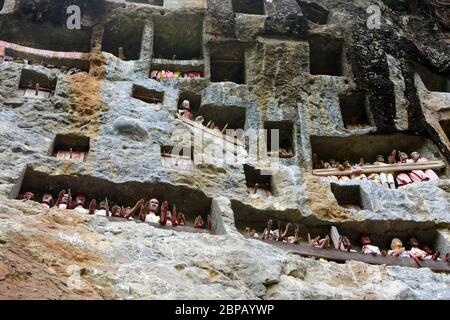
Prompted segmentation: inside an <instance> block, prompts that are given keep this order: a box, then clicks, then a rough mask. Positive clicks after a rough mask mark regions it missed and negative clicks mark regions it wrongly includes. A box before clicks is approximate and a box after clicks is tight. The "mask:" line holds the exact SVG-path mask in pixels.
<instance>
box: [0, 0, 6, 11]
mask: <svg viewBox="0 0 450 320" xmlns="http://www.w3.org/2000/svg"><path fill="white" fill-rule="evenodd" d="M4 5H5V0H0V11H2V10H3V6H4Z"/></svg>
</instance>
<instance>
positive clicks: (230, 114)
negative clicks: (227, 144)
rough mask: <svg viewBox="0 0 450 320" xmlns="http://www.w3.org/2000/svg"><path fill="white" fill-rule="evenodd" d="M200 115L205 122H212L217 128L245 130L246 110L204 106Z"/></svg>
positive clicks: (242, 108) (237, 107)
mask: <svg viewBox="0 0 450 320" xmlns="http://www.w3.org/2000/svg"><path fill="white" fill-rule="evenodd" d="M198 114H199V115H201V116H203V117H204V118H205V120H206V121H207V122H208V121H212V122H214V124H215V125H216V126H218V127H219V128H221V129H223V128H225V126H226V127H227V129H234V130H238V129H244V127H245V117H246V109H245V108H244V107H239V106H217V105H203V106H201V107H200V111H199V113H198Z"/></svg>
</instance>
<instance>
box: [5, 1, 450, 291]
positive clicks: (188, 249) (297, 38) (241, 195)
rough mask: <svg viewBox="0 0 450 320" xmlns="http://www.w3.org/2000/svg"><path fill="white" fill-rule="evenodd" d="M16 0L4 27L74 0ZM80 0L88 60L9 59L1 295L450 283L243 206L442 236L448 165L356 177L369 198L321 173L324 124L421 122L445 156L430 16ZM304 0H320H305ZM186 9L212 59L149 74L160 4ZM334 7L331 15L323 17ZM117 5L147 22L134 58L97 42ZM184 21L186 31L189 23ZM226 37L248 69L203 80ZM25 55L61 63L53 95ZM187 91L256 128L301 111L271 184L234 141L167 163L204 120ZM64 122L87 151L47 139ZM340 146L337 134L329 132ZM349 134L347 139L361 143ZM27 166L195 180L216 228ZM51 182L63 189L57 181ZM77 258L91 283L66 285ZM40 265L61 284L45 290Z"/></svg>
mask: <svg viewBox="0 0 450 320" xmlns="http://www.w3.org/2000/svg"><path fill="white" fill-rule="evenodd" d="M91 3H92V5H91ZM7 4H8V6H7V8H8V11H7V12H6V10H5V11H4V12H2V14H0V30H1V29H3V30H5V29H4V28H6V27H7V26H9V25H8V21H11V19H13V21H19V22H23V23H24V24H26V23H30V22H33V23H38V24H39V23H42V22H43V21H51V23H54V24H55V28H56V27H61V21H60V20H61V19H60V17H59V16H58V14H60V13H61V11H58V10H60V9H61V8H62V9H64V4H60V6H58V7H57V8H56V7H54V9H53V10H49V8H51V6H52V1H38V0H26V1H25V0H17V1H15V2H14V5H13V4H12V2H11V1H9V2H8V1H7ZM79 4H80V6H81V7H82V9H86V11H83V19H82V21H83V27H86V28H92V40H91V46H92V49H91V52H90V53H87V54H86V55H85V57H86V59H88V60H89V61H90V71H89V72H78V73H75V74H68V73H67V70H63V69H56V68H55V69H50V68H46V67H44V66H41V65H39V63H32V64H23V63H18V62H17V61H15V62H0V151H1V155H0V216H1V219H0V252H1V254H0V288H2V290H0V292H2V293H1V294H0V295H4V296H2V297H4V298H106V299H108V298H116V299H122V298H127V299H128V298H137V299H158V298H161V299H175V298H179V299H187V298H193V299H205V298H222V299H228V298H230V299H237V298H240V299H366V298H368V299H448V298H450V289H449V288H450V286H449V285H450V276H449V275H446V274H438V273H433V272H432V271H430V270H428V269H409V268H400V267H384V266H370V265H366V264H363V263H358V262H351V263H346V264H336V263H333V262H326V261H315V260H313V259H305V258H300V257H298V256H295V255H293V254H290V253H289V252H285V251H282V250H280V249H277V248H275V247H272V246H270V245H269V244H265V243H262V242H260V241H257V240H253V239H246V238H245V237H243V236H242V235H241V233H239V232H238V231H242V230H237V227H239V229H240V227H242V226H238V223H236V221H238V220H239V221H242V220H243V221H246V222H248V224H251V222H252V219H255V221H260V220H262V221H263V220H265V219H267V218H269V217H270V218H273V219H278V218H279V219H280V220H283V222H287V221H292V222H295V223H300V224H304V225H306V226H309V227H312V228H313V227H317V226H327V227H328V226H331V225H338V226H344V227H345V226H351V227H352V228H353V229H354V230H355V233H357V232H363V231H367V232H373V233H390V232H391V233H395V232H400V233H401V234H407V233H408V232H422V231H423V232H432V233H436V232H439V236H437V240H436V242H437V243H439V244H438V247H439V248H448V247H449V240H448V237H446V236H445V235H446V234H447V233H448V231H446V230H447V229H449V226H450V195H449V193H448V190H449V184H450V182H449V180H448V179H447V176H446V174H445V172H442V178H441V180H440V181H439V182H437V183H420V184H413V185H410V186H407V187H404V188H401V189H398V190H388V189H385V188H383V187H382V186H379V185H376V184H373V183H370V182H364V181H361V182H354V181H352V182H349V183H348V184H349V185H356V186H358V187H359V188H360V190H361V195H362V198H363V202H364V208H363V210H360V211H355V210H348V209H344V208H342V207H341V206H339V205H338V202H337V200H336V198H335V196H334V195H333V193H332V192H331V186H330V183H329V182H327V181H325V180H324V179H322V180H321V179H319V178H317V177H314V176H312V174H311V169H312V160H311V157H312V153H313V152H314V150H312V149H313V145H312V143H311V141H312V140H311V137H316V136H317V137H322V138H327V137H343V138H344V137H350V138H351V137H355V136H363V137H364V136H366V135H368V134H374V133H376V134H383V135H392V134H394V133H401V134H405V135H413V136H421V137H424V139H427V140H426V141H427V142H426V143H425V144H424V146H425V147H424V150H421V151H423V152H425V153H427V154H430V155H434V156H436V157H437V158H440V159H442V160H444V161H446V162H448V161H449V160H450V142H449V140H448V139H449V138H448V137H447V135H448V134H449V133H448V131H447V134H446V132H445V128H443V127H442V123H443V122H442V121H445V120H447V119H449V114H450V113H449V112H448V110H447V108H448V107H449V103H448V102H449V100H450V96H449V95H450V93H448V90H447V92H435V91H432V90H428V89H427V87H426V84H425V83H424V80H423V79H422V78H421V76H420V75H419V74H418V73H417V70H416V69H415V67H414V66H415V64H416V63H419V64H421V65H423V66H425V67H426V68H428V69H429V70H431V71H432V72H433V73H437V74H439V75H440V76H443V77H444V78H445V77H446V78H447V79H448V78H449V76H450V69H449V68H450V63H449V62H450V55H449V52H450V50H449V35H448V33H446V32H445V31H444V30H442V29H439V28H438V29H437V30H433V29H432V28H430V26H429V25H428V24H427V21H429V18H428V17H426V16H415V15H410V14H407V13H402V14H397V13H396V12H394V11H392V9H390V8H388V7H385V6H384V5H383V4H382V3H380V1H368V0H359V1H352V2H350V1H344V0H317V1H311V0H305V1H300V0H298V1H295V0H274V1H271V2H269V1H266V2H265V12H264V14H262V15H248V14H241V13H234V12H233V8H232V3H231V1H230V0H226V1H224V0H207V1H205V0H203V1H202V0H184V1H175V0H165V1H164V5H163V6H154V5H146V4H140V3H133V2H132V1H129V2H128V1H127V2H125V1H89V5H87V4H85V2H83V1H79ZM374 4H376V5H378V6H379V7H380V9H381V17H382V18H381V29H379V30H377V29H375V30H370V29H368V28H367V25H366V22H367V19H368V17H369V15H370V14H368V13H366V9H367V8H368V7H369V6H370V5H374ZM311 5H312V6H314V7H315V8H319V9H316V11H314V10H313V11H310V10H308V8H310V6H311ZM317 10H319V11H318V12H320V15H318V14H317ZM185 16H189V17H193V19H202V30H201V37H202V39H201V40H202V41H201V42H202V47H201V51H202V55H203V56H202V59H201V60H202V63H203V65H204V69H203V70H204V77H202V78H196V79H165V80H161V81H155V80H152V79H150V77H149V74H150V70H152V69H153V67H154V64H152V59H153V58H157V57H156V56H155V52H154V48H155V45H157V43H155V38H157V34H156V33H157V32H158V31H157V28H156V25H157V23H156V21H159V19H163V21H165V22H164V23H165V24H167V25H168V26H170V25H171V24H175V23H176V21H177V20H179V19H181V18H182V17H185ZM324 16H325V17H326V23H321V24H319V22H320V21H321V19H322V20H323V17H324ZM115 21H120V23H123V24H124V27H125V28H134V27H138V28H142V37H141V38H140V37H138V38H140V40H141V41H140V48H141V50H140V53H139V56H140V58H139V59H138V60H130V61H124V60H122V59H119V58H118V57H117V56H118V53H114V54H113V53H109V52H106V51H104V50H102V42H103V41H102V40H103V39H102V37H104V34H105V33H104V28H106V26H107V25H108V23H110V22H115ZM314 21H315V22H314ZM417 21H419V22H420V23H415V22H417ZM322 22H323V21H322ZM163 25H164V24H163ZM185 27H186V30H188V31H187V33H186V35H187V36H189V35H190V34H191V33H194V32H196V30H194V29H193V28H191V29H189V27H190V26H189V25H186V26H185ZM174 36H176V33H175V35H174ZM68 37H70V32H68ZM1 40H3V39H2V32H0V41H1ZM182 40H183V39H176V40H175V42H176V41H182ZM55 41H56V40H55ZM20 44H22V45H28V46H32V44H28V43H20ZM188 45H189V46H190V45H191V44H188ZM221 45H222V46H224V48H225V51H227V48H233V49H239V50H240V51H241V52H242V54H243V57H244V60H245V63H244V68H243V73H244V75H245V83H244V84H237V83H234V82H211V81H210V80H211V73H212V71H211V68H212V66H211V64H212V61H213V60H214V59H215V58H214V57H213V56H214V54H215V52H216V51H215V50H217V48H218V47H220V46H221ZM0 48H1V46H0ZM39 49H45V48H39ZM103 49H104V48H103ZM125 49H126V48H125ZM187 49H188V48H187ZM125 52H126V50H125ZM222 53H223V54H224V56H226V55H227V54H228V52H222ZM0 54H1V52H0ZM322 55H323V56H322ZM330 56H336V57H335V58H333V59H334V62H333V63H332V64H331V65H329V66H327V68H328V69H329V68H332V69H336V72H337V73H338V74H337V75H320V74H319V75H318V74H312V73H315V72H313V71H312V70H314V69H315V68H316V66H315V65H316V64H319V65H320V64H321V62H322V63H323V61H324V60H326V59H328V58H329V57H330ZM330 59H331V58H330ZM312 64H313V65H312ZM334 64H336V65H338V67H336V65H334ZM335 67H336V68H335ZM322 68H323V66H322ZM23 69H29V70H33V71H37V72H39V73H41V74H44V75H46V76H48V77H49V78H56V79H57V85H56V89H55V92H54V95H53V96H52V97H51V98H50V99H47V100H37V99H26V98H23V97H18V96H17V92H16V91H17V88H18V86H19V81H20V77H21V73H22V70H23ZM136 85H139V86H142V87H144V88H146V89H149V90H154V91H158V92H163V93H164V98H163V102H162V104H148V103H145V102H143V101H141V100H138V99H135V98H133V97H132V94H133V86H136ZM359 91H364V92H365V95H366V96H365V97H366V99H367V106H368V107H367V108H368V125H367V126H366V127H364V128H356V129H355V128H354V129H349V128H347V127H346V126H345V122H344V119H343V116H342V112H341V107H340V96H342V95H347V94H349V93H352V92H359ZM183 94H190V95H194V96H195V95H198V96H199V97H200V98H201V100H200V108H213V110H214V108H216V110H221V111H216V114H219V113H220V112H223V113H224V114H225V112H224V111H223V110H226V112H228V111H227V110H229V109H228V108H233V107H240V108H243V109H245V121H244V128H243V129H246V130H249V129H254V130H257V129H262V128H264V125H265V122H267V121H289V122H290V123H291V124H292V137H293V138H292V141H293V148H294V151H295V154H294V157H292V158H289V159H281V160H280V168H279V170H278V171H277V172H276V173H275V174H274V175H273V176H272V178H271V184H272V191H273V194H274V195H273V196H271V197H250V196H249V194H248V193H247V187H246V176H245V172H244V167H243V165H244V164H250V165H254V166H256V165H258V163H257V162H255V161H254V159H248V158H245V157H236V158H233V160H234V162H233V163H231V164H230V163H224V162H223V161H220V159H217V157H216V158H214V157H213V158H212V161H211V162H208V163H203V164H198V165H195V166H194V170H193V171H175V170H170V169H166V168H164V167H163V166H162V165H161V146H165V145H175V144H178V143H182V144H183V143H185V144H186V145H190V144H191V141H190V139H186V137H188V136H189V135H190V134H191V133H192V132H193V129H192V128H191V127H188V126H186V125H185V124H183V123H182V122H180V121H179V120H177V119H176V118H175V116H174V113H175V112H176V111H177V109H178V106H179V103H180V101H179V97H180V95H183ZM213 114H214V112H213ZM69 133H70V134H78V135H84V136H88V137H89V138H90V151H89V154H88V156H87V158H86V160H85V161H84V162H82V163H78V162H71V161H59V160H57V159H56V158H55V157H52V154H51V150H52V146H53V143H54V138H55V135H56V134H69ZM349 141H350V140H349ZM216 145H217V141H216V140H214V139H211V138H209V137H206V138H205V139H204V140H203V141H202V143H201V147H202V148H203V149H204V150H208V148H211V149H212V148H214V146H216ZM197 147H198V145H195V146H194V148H195V149H196V148H197ZM247 147H249V146H248V145H247ZM334 147H335V145H334V144H333V143H332V142H331V140H330V143H329V144H327V145H326V146H324V148H327V149H328V150H333V148H334ZM376 147H377V146H376V145H375V146H374V148H376ZM348 148H349V149H352V148H353V146H352V144H351V143H349V145H348ZM392 148H395V146H392ZM336 152H337V151H336ZM362 156H364V155H362ZM367 160H368V161H374V159H367ZM262 161H263V162H264V161H266V162H267V158H265V159H262ZM27 168H29V169H28V170H32V171H33V170H34V171H35V172H39V173H41V174H44V175H47V176H50V177H52V176H69V177H70V176H78V177H93V178H96V179H100V180H101V181H109V182H112V183H114V184H126V183H131V184H132V183H135V182H136V183H144V184H148V185H152V186H155V188H163V187H166V186H174V187H178V188H183V190H190V191H191V192H192V193H194V192H199V194H201V195H202V197H205V198H207V199H210V200H211V201H212V205H211V211H210V212H211V213H212V215H213V218H214V224H215V226H216V228H217V231H218V233H219V235H208V234H191V233H183V232H175V231H171V230H164V229H159V228H155V227H152V226H148V225H145V224H138V223H135V222H110V221H108V220H106V219H104V218H102V217H90V216H80V215H79V214H76V213H74V212H72V211H66V210H57V209H51V210H47V209H45V208H44V207H43V206H41V205H39V204H37V203H31V202H29V203H28V202H27V203H24V202H21V201H18V200H13V198H15V197H16V196H17V195H18V193H19V191H20V188H21V183H22V182H23V179H24V178H25V179H26V178H27V176H26V174H25V173H26V172H27V170H26V169H27ZM43 183H46V182H45V181H44V182H43ZM91 187H92V188H96V187H98V186H96V185H92V186H91ZM50 191H52V192H53V193H55V196H56V193H57V192H58V191H59V190H51V189H50ZM84 191H85V192H89V191H90V190H84ZM104 193H106V194H107V193H108V190H104ZM139 193H140V194H139V195H136V196H137V197H138V198H140V197H144V198H146V200H148V199H149V198H150V197H151V196H152V194H147V191H146V190H145V189H142V190H141V191H139ZM170 196H171V195H168V197H170ZM172 196H173V195H172ZM204 214H207V213H204ZM235 217H236V219H235ZM437 230H441V231H437ZM258 231H262V230H258ZM73 270H78V271H80V272H79V274H80V281H81V283H82V286H81V287H80V288H78V289H71V287H70V286H68V285H67V280H68V279H69V280H70V279H72V278H70V277H71V275H73ZM43 283H50V285H48V286H46V288H47V289H46V291H45V292H41V291H40V292H38V293H37V292H36V288H39V287H41V286H42V284H43Z"/></svg>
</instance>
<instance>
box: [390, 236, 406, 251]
mask: <svg viewBox="0 0 450 320" xmlns="http://www.w3.org/2000/svg"><path fill="white" fill-rule="evenodd" d="M401 248H403V243H402V242H401V241H400V239H395V240H393V241H392V243H391V249H392V250H398V249H401Z"/></svg>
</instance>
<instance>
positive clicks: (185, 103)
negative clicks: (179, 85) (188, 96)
mask: <svg viewBox="0 0 450 320" xmlns="http://www.w3.org/2000/svg"><path fill="white" fill-rule="evenodd" d="M189 107H190V103H189V101H187V100H184V101H183V108H184V109H189Z"/></svg>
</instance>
